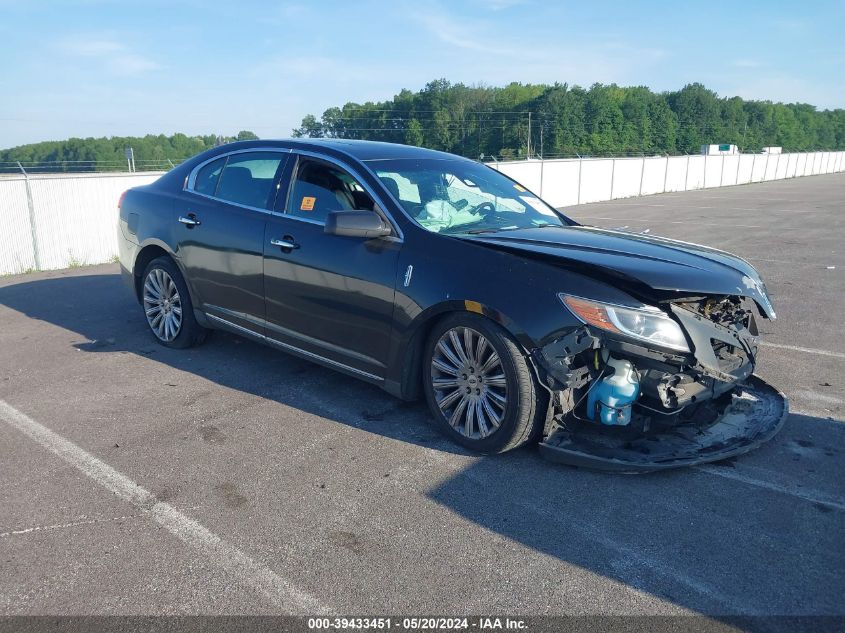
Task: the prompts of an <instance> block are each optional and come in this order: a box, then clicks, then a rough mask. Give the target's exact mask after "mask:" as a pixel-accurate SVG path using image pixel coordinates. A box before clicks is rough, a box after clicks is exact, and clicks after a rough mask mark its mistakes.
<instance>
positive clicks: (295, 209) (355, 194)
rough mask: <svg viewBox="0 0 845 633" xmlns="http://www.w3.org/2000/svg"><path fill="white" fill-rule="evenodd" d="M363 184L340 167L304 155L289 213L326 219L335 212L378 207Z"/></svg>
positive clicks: (292, 188) (309, 217) (314, 218)
mask: <svg viewBox="0 0 845 633" xmlns="http://www.w3.org/2000/svg"><path fill="white" fill-rule="evenodd" d="M374 208H375V205H374V203H373V199H372V198H371V197H370V195H369V194H368V193H367V192H366V191H364V188H363V187H362V186H361V184H360V183H359V182H358V181H357V180H355V179H354V178H353V177H352V176H350V175H349V174H348V173H346V172H345V171H343V170H342V169H340V168H338V167H334V166H333V165H329V164H328V163H324V162H322V161H318V160H312V159H309V158H302V159H300V161H299V166H298V167H297V170H296V177H295V179H294V182H293V186H292V187H291V192H290V196H288V204H287V210H286V213H287V214H288V215H293V216H296V217H300V218H307V219H309V220H315V221H317V222H325V221H326V218H327V217H328V215H329V213H330V212H331V211H353V210H359V211H360V210H369V211H372V210H374Z"/></svg>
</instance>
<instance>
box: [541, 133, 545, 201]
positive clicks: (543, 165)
mask: <svg viewBox="0 0 845 633" xmlns="http://www.w3.org/2000/svg"><path fill="white" fill-rule="evenodd" d="M541 131H542V128H541ZM545 165H546V160H545V159H544V158H543V157H542V156H541V157H540V197H541V198H542V197H543V168H544V167H545Z"/></svg>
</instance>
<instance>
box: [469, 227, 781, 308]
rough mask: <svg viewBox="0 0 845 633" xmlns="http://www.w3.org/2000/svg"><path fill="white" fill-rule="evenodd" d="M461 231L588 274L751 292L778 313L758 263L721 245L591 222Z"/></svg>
mask: <svg viewBox="0 0 845 633" xmlns="http://www.w3.org/2000/svg"><path fill="white" fill-rule="evenodd" d="M461 237H462V238H463V239H467V240H470V241H473V242H477V243H482V244H484V245H486V246H489V247H493V248H499V249H501V250H507V251H510V252H513V253H515V254H519V255H523V256H529V257H535V258H542V259H546V260H551V261H553V262H554V261H557V262H559V263H560V264H563V265H567V266H568V267H576V268H578V269H579V272H582V273H585V274H590V272H591V271H594V272H595V273H596V274H599V275H602V276H611V277H615V278H617V279H619V278H621V279H628V280H630V281H633V282H637V283H639V284H643V285H645V286H648V287H649V288H652V289H654V290H659V291H668V292H672V293H691V294H716V295H740V296H744V297H750V298H751V299H753V300H754V301H755V302H756V303H757V305H759V306H760V308H761V310H763V312H764V313H765V314H766V316H768V317H769V318H771V319H773V318H775V311H774V309H773V308H772V304H771V301H770V300H769V297H768V293H767V291H766V287H765V285H764V284H763V281H762V280H761V279H760V275H759V274H758V273H757V271H756V270H754V267H753V266H752V265H751V264H749V263H748V262H746V261H745V260H744V259H741V258H739V257H736V256H735V255H731V254H730V253H726V252H724V251H720V250H717V249H715V248H709V247H707V246H701V245H698V244H690V243H688V242H680V241H677V240H670V239H668V238H663V237H657V236H653V235H644V234H640V233H628V232H625V231H614V230H610V229H600V228H596V227H590V226H565V227H553V226H545V227H537V228H526V229H512V230H505V231H502V232H499V233H491V234H479V235H463V236H461ZM623 289H624V288H623Z"/></svg>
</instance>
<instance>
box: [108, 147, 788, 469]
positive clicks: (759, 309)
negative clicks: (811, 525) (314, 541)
mask: <svg viewBox="0 0 845 633" xmlns="http://www.w3.org/2000/svg"><path fill="white" fill-rule="evenodd" d="M119 243H120V261H121V267H122V270H123V273H124V276H125V278H126V280H127V282H128V284H129V286H130V288H131V289H132V292H133V293H134V294H135V296H136V297H137V299H138V301H139V302H140V303H141V305H142V306H143V309H144V314H145V315H146V319H147V323H148V325H149V327H150V329H151V331H152V333H153V335H154V336H155V337H156V339H157V340H158V341H159V342H160V343H161V344H163V345H166V346H168V347H174V348H186V347H190V346H192V345H196V344H198V343H200V342H201V341H202V340H203V339H204V338H205V337H206V334H207V332H208V331H209V330H211V329H224V330H228V331H230V332H234V333H237V334H241V335H244V336H247V337H249V338H252V339H254V340H257V341H260V342H263V343H266V344H268V345H271V346H273V347H276V348H278V349H281V350H283V351H286V352H289V353H292V354H295V355H297V356H301V357H304V358H307V359H310V360H313V361H315V362H318V363H321V364H324V365H327V366H329V367H332V368H334V369H337V370H339V371H342V372H345V373H347V374H349V375H351V376H354V377H357V378H361V379H363V380H366V381H369V382H372V383H374V384H377V385H380V386H381V387H383V388H384V389H386V390H387V391H388V392H390V393H391V394H393V395H395V396H397V397H399V398H404V399H415V398H418V397H420V396H421V395H424V397H425V399H426V400H427V402H428V405H429V407H430V408H431V412H432V414H433V416H434V418H435V420H436V424H437V425H438V426H439V427H441V428H442V430H443V431H444V432H445V433H446V434H448V435H449V436H450V437H452V438H453V439H454V440H455V441H456V442H458V443H460V444H462V445H463V446H465V447H467V448H470V449H473V450H476V451H479V452H482V453H497V452H502V451H506V450H509V449H513V448H516V447H518V446H520V445H523V444H525V443H528V442H536V441H541V442H542V444H541V448H542V450H543V453H544V455H546V456H547V457H550V458H552V459H557V460H560V461H565V462H569V463H575V464H582V465H589V466H594V467H601V468H607V469H614V470H619V471H634V472H636V471H645V470H655V469H661V468H667V467H673V466H679V465H685V464H690V463H697V462H701V461H712V460H715V459H722V458H725V457H728V456H731V455H735V454H738V453H741V452H744V451H747V450H750V449H751V448H753V447H754V446H756V445H758V444H759V443H761V442H763V441H765V440H767V439H768V438H770V437H771V436H772V435H774V433H776V432H777V430H778V428H779V427H780V425H781V424H782V421H783V418H784V417H785V415H786V409H787V405H786V401H785V399H784V398H783V397H782V395H781V394H779V393H778V392H777V391H775V390H774V389H772V388H771V387H769V386H768V385H766V384H765V383H764V382H763V381H761V380H760V379H759V378H757V377H756V376H754V375H753V372H754V368H755V362H756V360H755V358H756V352H757V336H758V331H757V321H758V319H761V318H762V319H773V318H775V313H774V310H773V308H772V305H771V302H770V300H769V297H768V294H767V292H766V287H765V285H764V284H763V282H762V280H761V279H760V276H759V275H758V274H757V272H756V271H755V270H754V268H753V267H752V266H751V265H750V264H748V263H747V262H746V261H744V260H742V259H740V258H738V257H735V256H733V255H729V254H727V253H724V252H721V251H717V250H714V249H710V248H706V247H704V246H698V245H694V244H688V243H683V242H677V241H672V240H667V239H662V238H658V237H653V236H645V235H639V234H631V233H627V232H622V231H611V230H604V229H598V228H594V227H588V226H582V225H580V224H578V223H577V222H575V221H573V220H572V219H570V218H568V217H566V216H565V215H563V214H561V213H560V212H559V211H557V210H556V209H554V208H552V207H551V206H549V205H548V204H546V203H545V202H543V201H542V200H541V199H540V198H538V197H537V196H535V195H534V194H532V193H531V192H530V191H528V190H527V189H526V188H525V187H523V186H522V185H520V184H519V183H517V182H515V181H513V180H511V179H509V178H508V177H506V176H504V175H503V174H501V173H499V172H497V171H495V170H493V169H491V168H489V167H487V166H485V165H483V164H480V163H477V162H474V161H471V160H467V159H464V158H460V157H457V156H453V155H451V154H444V153H441V152H435V151H431V150H425V149H420V148H416V147H408V146H404V145H394V144H387V143H373V142H364V141H350V140H337V139H336V140H307V141H304V140H295V141H293V140H292V141H248V142H242V143H233V144H231V145H225V146H222V147H218V148H215V149H213V150H209V151H208V152H205V153H203V154H201V155H199V156H196V157H194V158H192V159H190V160H188V161H187V162H185V163H183V164H182V165H180V166H178V167H176V168H175V169H173V170H172V171H170V172H168V173H167V174H165V175H163V176H162V177H161V178H160V179H159V180H158V181H156V182H155V183H153V184H151V185H148V186H144V187H137V188H134V189H130V190H129V191H127V192H126V193H125V194H124V196H123V197H122V198H121V202H120V221H119Z"/></svg>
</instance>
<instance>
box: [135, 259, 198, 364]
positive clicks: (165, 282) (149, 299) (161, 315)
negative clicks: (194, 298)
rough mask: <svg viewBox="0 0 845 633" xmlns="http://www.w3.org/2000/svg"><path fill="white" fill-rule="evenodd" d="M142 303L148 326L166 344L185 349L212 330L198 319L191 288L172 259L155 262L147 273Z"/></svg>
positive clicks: (149, 266) (150, 264)
mask: <svg viewBox="0 0 845 633" xmlns="http://www.w3.org/2000/svg"><path fill="white" fill-rule="evenodd" d="M141 304H142V305H143V307H144V314H145V315H146V317H147V325H149V326H150V330H151V331H152V333H153V335H154V336H155V337H156V340H157V341H158V342H159V343H161V344H162V345H165V346H167V347H174V348H178V349H184V348H186V347H192V346H194V345H197V344H199V343H201V342H202V341H203V340H205V337H206V335H207V333H208V330H206V329H205V328H203V327H202V326H200V324H199V323H197V320H196V319H195V318H194V310H193V305H192V304H191V297H190V295H189V294H188V287H187V285H186V284H185V280H184V279H183V277H182V273H180V272H179V269H178V268H177V267H176V264H174V263H173V260H171V259H170V258H169V257H158V258H156V259H154V260H152V261H151V262H150V263H149V264H148V265H147V268H146V269H145V270H144V277H143V286H142V288H141Z"/></svg>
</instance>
